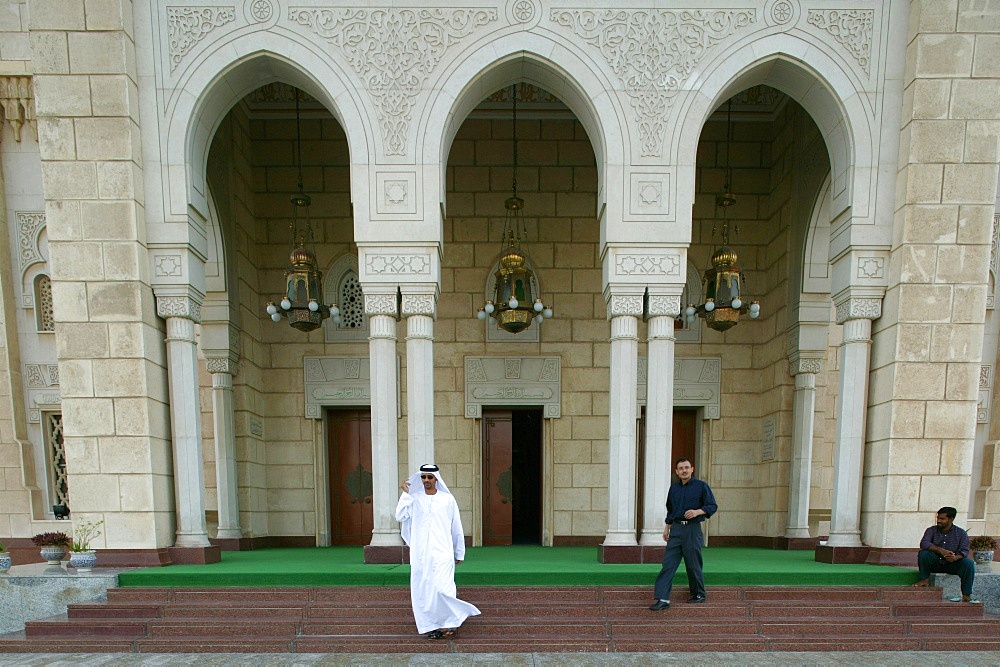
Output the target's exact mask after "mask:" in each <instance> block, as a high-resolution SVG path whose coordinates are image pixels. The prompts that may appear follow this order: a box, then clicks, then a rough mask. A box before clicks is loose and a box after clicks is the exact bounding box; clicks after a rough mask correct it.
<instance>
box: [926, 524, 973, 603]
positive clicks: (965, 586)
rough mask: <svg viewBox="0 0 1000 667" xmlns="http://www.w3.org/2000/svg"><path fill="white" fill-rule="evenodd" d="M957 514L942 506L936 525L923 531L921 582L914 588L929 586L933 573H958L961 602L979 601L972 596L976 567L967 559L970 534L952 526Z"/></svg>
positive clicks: (955, 599)
mask: <svg viewBox="0 0 1000 667" xmlns="http://www.w3.org/2000/svg"><path fill="white" fill-rule="evenodd" d="M957 514H958V510H956V509H955V508H954V507H942V508H941V509H939V510H938V511H937V525H936V526H931V527H930V528H928V529H927V530H925V531H924V536H923V538H921V540H920V553H918V554H917V567H918V568H919V569H920V581H918V582H917V583H915V584H913V585H914V586H929V585H930V579H931V573H932V572H944V573H945V574H957V575H958V576H959V578H960V579H961V580H962V602H978V600H976V599H974V598H973V597H972V583H973V581H974V580H975V578H976V564H975V563H974V562H973V561H972V559H971V558H969V534H968V533H966V532H965V531H964V530H962V529H961V528H959V527H958V526H956V525H955V516H956V515H957ZM953 602H958V598H954V600H953Z"/></svg>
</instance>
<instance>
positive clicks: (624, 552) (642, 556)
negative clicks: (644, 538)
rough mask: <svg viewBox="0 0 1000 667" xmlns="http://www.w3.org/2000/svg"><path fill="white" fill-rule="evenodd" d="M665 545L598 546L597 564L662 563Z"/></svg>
mask: <svg viewBox="0 0 1000 667" xmlns="http://www.w3.org/2000/svg"><path fill="white" fill-rule="evenodd" d="M666 548H667V545H665V544H661V545H659V546H653V545H638V544H637V545H635V546H614V545H604V544H602V545H600V546H598V547H597V562H599V563H606V564H612V565H624V564H644V563H662V562H663V552H664V550H666Z"/></svg>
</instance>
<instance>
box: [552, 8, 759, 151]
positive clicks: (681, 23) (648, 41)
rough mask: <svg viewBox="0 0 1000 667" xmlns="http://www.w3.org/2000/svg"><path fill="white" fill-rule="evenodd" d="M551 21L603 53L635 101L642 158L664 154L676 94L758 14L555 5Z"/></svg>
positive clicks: (627, 92) (727, 10)
mask: <svg viewBox="0 0 1000 667" xmlns="http://www.w3.org/2000/svg"><path fill="white" fill-rule="evenodd" d="M550 19H551V20H552V21H553V22H555V23H557V24H559V25H561V26H565V27H567V28H569V29H571V30H572V31H573V33H574V34H575V35H577V36H578V37H581V38H582V39H583V40H584V41H585V42H586V43H588V44H590V45H591V46H593V47H595V48H597V49H599V50H600V51H601V55H602V56H604V59H605V61H606V62H607V64H608V66H609V67H610V68H611V71H612V72H614V74H615V76H617V77H618V79H619V80H620V81H621V82H622V84H623V85H624V88H625V93H626V94H627V95H628V96H629V99H630V100H631V102H632V110H633V111H634V112H635V121H636V124H637V125H638V129H639V143H640V145H641V149H642V156H643V157H658V156H659V155H660V154H661V152H662V150H663V137H664V132H665V128H666V119H667V115H668V113H669V112H670V106H671V105H672V104H673V101H674V97H676V96H677V93H678V92H680V89H681V87H682V86H683V85H684V83H685V82H686V81H687V79H688V77H690V76H691V74H692V72H694V70H695V69H696V68H697V66H698V64H699V63H700V62H701V60H702V59H703V58H704V57H705V55H706V54H707V53H708V52H709V50H710V49H711V48H712V47H714V46H715V45H716V44H718V43H720V42H722V41H723V40H725V39H727V38H729V37H731V36H732V35H734V34H735V33H736V32H737V31H738V30H740V29H741V28H744V27H746V26H748V25H750V24H752V23H755V22H756V20H757V12H756V10H754V9H719V10H694V9H685V10H677V11H671V10H665V9H664V10H653V9H648V10H647V9H643V10H619V9H605V10H586V9H553V10H552V14H551V16H550Z"/></svg>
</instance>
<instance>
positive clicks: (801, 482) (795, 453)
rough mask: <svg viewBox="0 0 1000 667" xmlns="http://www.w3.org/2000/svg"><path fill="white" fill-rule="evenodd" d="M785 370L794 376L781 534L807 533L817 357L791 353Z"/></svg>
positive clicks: (805, 535)
mask: <svg viewBox="0 0 1000 667" xmlns="http://www.w3.org/2000/svg"><path fill="white" fill-rule="evenodd" d="M788 370H789V372H790V373H791V374H792V375H793V376H794V377H795V395H794V398H793V399H792V460H791V461H790V462H789V471H788V525H787V527H786V528H785V537H787V538H789V539H796V538H808V537H809V490H810V487H811V486H812V454H813V428H814V426H815V423H816V375H817V374H819V373H821V372H822V371H823V362H822V360H821V359H819V358H818V357H810V356H803V355H802V354H800V353H799V352H796V353H794V354H793V355H792V356H791V357H790V358H789V360H788Z"/></svg>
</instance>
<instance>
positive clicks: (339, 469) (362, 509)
mask: <svg viewBox="0 0 1000 667" xmlns="http://www.w3.org/2000/svg"><path fill="white" fill-rule="evenodd" d="M327 424H328V426H329V428H328V437H327V447H328V448H329V457H328V458H329V461H330V471H329V479H330V519H331V520H330V523H331V534H330V541H331V542H332V543H333V544H334V545H365V544H369V543H371V540H372V528H373V527H374V525H375V523H374V514H373V511H372V428H371V412H370V411H368V410H331V411H330V412H329V413H328V418H327Z"/></svg>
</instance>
